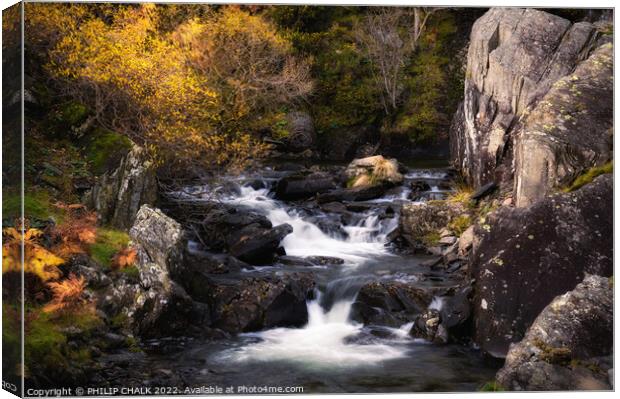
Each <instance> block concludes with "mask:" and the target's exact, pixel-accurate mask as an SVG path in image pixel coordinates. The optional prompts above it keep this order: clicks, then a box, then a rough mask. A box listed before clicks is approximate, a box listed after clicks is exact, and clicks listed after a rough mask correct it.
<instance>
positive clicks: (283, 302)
mask: <svg viewBox="0 0 620 399" xmlns="http://www.w3.org/2000/svg"><path fill="white" fill-rule="evenodd" d="M313 289H314V279H313V277H312V275H311V274H308V273H291V274H287V275H283V276H268V277H251V278H243V279H239V278H222V277H217V278H215V277H214V278H213V279H212V283H211V286H209V288H208V290H207V295H208V296H209V299H208V303H209V305H210V306H211V308H212V309H213V320H212V326H213V327H216V328H220V329H222V330H224V331H227V332H231V333H238V332H244V331H259V330H263V329H268V328H273V327H301V326H303V325H304V324H306V323H307V322H308V311H307V308H306V301H307V300H308V299H310V298H311V296H312V292H313Z"/></svg>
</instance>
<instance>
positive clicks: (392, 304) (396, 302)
mask: <svg viewBox="0 0 620 399" xmlns="http://www.w3.org/2000/svg"><path fill="white" fill-rule="evenodd" d="M432 299H433V294H432V292H431V291H429V290H427V289H424V288H422V287H417V286H415V285H412V284H406V283H401V282H397V281H388V282H370V283H367V284H365V285H363V286H362V288H361V289H360V290H359V292H358V294H357V297H356V299H355V302H354V303H353V307H352V311H351V318H352V319H353V320H356V321H358V322H362V323H364V324H378V325H390V326H393V327H397V326H400V325H402V324H404V323H406V322H408V321H409V320H413V317H414V316H415V315H417V314H420V313H422V312H423V311H424V310H425V309H426V308H427V307H428V305H430V303H431V301H432Z"/></svg>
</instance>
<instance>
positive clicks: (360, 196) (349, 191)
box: [317, 185, 388, 204]
mask: <svg viewBox="0 0 620 399" xmlns="http://www.w3.org/2000/svg"><path fill="white" fill-rule="evenodd" d="M387 189H388V187H387V186H385V185H372V186H360V187H353V188H341V189H338V190H332V191H329V192H327V193H324V194H319V195H318V197H317V201H318V203H319V204H324V203H329V202H343V201H368V200H371V199H375V198H380V197H382V196H383V195H384V194H385V192H386V191H387Z"/></svg>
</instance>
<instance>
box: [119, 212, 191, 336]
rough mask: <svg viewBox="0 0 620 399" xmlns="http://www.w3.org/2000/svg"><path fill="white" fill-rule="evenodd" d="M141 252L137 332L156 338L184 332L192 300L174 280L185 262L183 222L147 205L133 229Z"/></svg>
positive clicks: (135, 318)
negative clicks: (181, 223)
mask: <svg viewBox="0 0 620 399" xmlns="http://www.w3.org/2000/svg"><path fill="white" fill-rule="evenodd" d="M129 235H130V237H131V239H132V241H133V245H134V248H135V249H136V251H137V254H138V256H137V259H138V260H137V262H136V267H137V268H138V271H139V273H140V288H141V290H140V291H138V292H137V294H136V296H135V297H134V298H133V299H134V304H133V309H134V310H133V312H132V314H131V319H132V321H131V323H132V327H133V329H134V331H135V332H136V334H138V335H141V336H144V337H156V336H163V335H170V334H176V333H180V332H182V331H184V330H185V329H186V328H187V326H188V325H189V324H190V313H191V311H192V307H193V303H192V299H191V298H190V297H189V296H188V295H187V293H186V292H185V290H184V289H183V288H182V287H181V286H180V285H178V284H177V283H176V282H175V281H173V280H172V274H175V273H178V269H179V268H180V267H182V264H183V252H184V248H185V240H184V235H183V230H182V229H181V225H180V224H179V223H177V222H176V221H175V220H173V219H171V218H169V217H168V216H166V215H164V214H163V213H162V212H161V211H160V210H159V209H156V208H151V207H149V206H148V205H143V206H142V207H141V208H140V210H139V211H138V215H137V216H136V221H135V223H134V225H133V227H132V228H131V230H130V231H129Z"/></svg>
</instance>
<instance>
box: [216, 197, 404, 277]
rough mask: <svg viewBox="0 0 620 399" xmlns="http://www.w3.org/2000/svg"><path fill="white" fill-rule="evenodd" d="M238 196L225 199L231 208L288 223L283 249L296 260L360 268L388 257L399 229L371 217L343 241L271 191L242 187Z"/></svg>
mask: <svg viewBox="0 0 620 399" xmlns="http://www.w3.org/2000/svg"><path fill="white" fill-rule="evenodd" d="M240 190H241V191H240V194H239V195H238V196H231V197H227V198H224V199H223V201H224V202H227V203H230V204H237V205H244V206H248V207H251V208H253V209H255V210H256V211H259V212H262V213H263V214H264V215H265V216H266V217H267V219H269V221H270V222H271V223H272V224H273V225H274V226H277V225H280V224H283V223H288V224H290V225H291V226H293V233H291V234H289V235H287V236H286V237H284V240H282V246H283V247H284V249H285V250H286V254H287V255H292V256H332V257H337V258H341V259H344V261H345V262H346V264H347V265H356V264H359V263H360V262H363V261H365V260H367V259H368V258H370V257H373V256H377V255H378V254H385V255H387V254H388V252H387V250H386V249H385V245H384V244H385V240H386V236H387V234H388V233H389V232H390V231H392V230H393V229H394V228H396V223H397V221H396V220H392V221H391V222H388V223H385V224H382V223H381V221H380V220H379V218H378V217H377V216H376V215H369V216H368V217H367V218H365V219H363V220H362V221H361V222H360V223H359V224H358V225H355V226H344V230H345V231H346V232H347V233H348V234H349V237H348V238H347V239H346V240H342V239H339V238H336V237H333V236H330V235H329V234H326V233H325V232H323V231H322V230H321V229H320V228H319V227H317V226H316V225H315V224H313V223H310V222H308V221H306V220H304V219H303V218H302V217H301V216H299V214H298V213H297V212H296V211H295V210H291V209H287V208H286V206H285V205H284V204H282V203H281V202H278V201H275V200H273V199H271V198H269V190H267V189H259V190H255V189H253V188H252V187H241V189H240Z"/></svg>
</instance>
